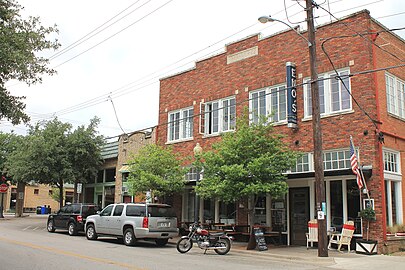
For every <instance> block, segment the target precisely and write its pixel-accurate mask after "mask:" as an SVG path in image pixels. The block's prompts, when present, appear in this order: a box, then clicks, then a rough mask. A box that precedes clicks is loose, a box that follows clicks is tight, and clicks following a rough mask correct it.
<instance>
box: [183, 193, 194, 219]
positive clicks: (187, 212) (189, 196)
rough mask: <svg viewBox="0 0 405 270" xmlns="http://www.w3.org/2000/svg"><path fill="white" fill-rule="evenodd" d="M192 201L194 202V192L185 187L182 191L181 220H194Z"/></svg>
mask: <svg viewBox="0 0 405 270" xmlns="http://www.w3.org/2000/svg"><path fill="white" fill-rule="evenodd" d="M194 203H195V193H194V190H192V189H186V190H185V193H184V200H183V214H184V216H183V221H185V222H192V221H194Z"/></svg>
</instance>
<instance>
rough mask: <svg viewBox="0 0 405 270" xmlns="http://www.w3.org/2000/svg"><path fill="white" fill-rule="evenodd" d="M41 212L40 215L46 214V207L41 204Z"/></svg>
mask: <svg viewBox="0 0 405 270" xmlns="http://www.w3.org/2000/svg"><path fill="white" fill-rule="evenodd" d="M41 214H42V215H45V214H46V207H45V206H41Z"/></svg>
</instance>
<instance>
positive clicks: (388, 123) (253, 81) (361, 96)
mask: <svg viewBox="0 0 405 270" xmlns="http://www.w3.org/2000/svg"><path fill="white" fill-rule="evenodd" d="M343 22H344V23H345V25H344V24H342V23H339V22H335V23H332V24H328V25H325V26H322V27H319V28H318V29H317V33H316V35H317V40H316V46H317V63H318V73H324V72H329V71H332V70H333V69H332V66H331V64H330V63H329V61H328V59H327V57H326V55H325V54H324V53H323V51H322V49H321V43H322V41H323V40H325V39H327V38H329V37H336V36H346V35H349V36H351V35H353V34H355V32H354V31H353V30H355V31H357V32H361V33H366V32H370V30H371V29H381V27H380V26H378V25H377V24H375V23H374V22H372V21H371V19H370V16H369V14H368V12H364V11H363V12H359V13H357V14H355V15H353V16H350V17H347V18H346V19H344V20H343ZM304 35H306V33H304ZM380 37H384V41H382V38H381V39H380ZM380 37H379V38H377V42H379V43H384V42H389V43H391V44H394V45H395V46H397V47H401V48H402V51H404V50H405V46H404V43H403V42H401V41H398V39H396V38H395V37H393V36H392V35H390V34H387V33H384V34H381V35H380ZM370 40H371V35H364V37H359V36H357V37H347V38H337V39H331V40H329V41H328V42H326V43H325V48H326V51H327V52H328V53H329V55H330V57H331V59H332V61H333V63H334V65H335V67H336V68H344V67H349V68H350V72H351V73H355V72H360V71H364V70H371V69H373V68H377V67H385V66H387V65H393V64H398V61H396V62H395V61H394V60H393V59H391V58H389V57H387V56H386V55H385V54H383V53H382V52H381V51H380V50H375V49H373V46H372V45H371V43H370ZM254 46H258V55H257V56H253V57H250V58H247V59H244V60H242V61H238V62H235V63H232V64H227V62H226V59H227V56H228V55H230V54H233V53H236V52H239V51H242V50H245V49H249V48H252V47H254ZM396 53H399V51H396ZM374 56H375V61H374V58H373V57H374ZM402 58H404V56H403V53H402ZM286 62H294V63H295V64H296V66H297V74H298V75H300V74H302V77H301V78H298V79H297V84H300V83H302V82H303V78H307V77H309V76H310V70H309V54H308V48H307V46H306V42H305V41H304V40H303V39H301V38H300V37H299V36H298V35H297V34H296V33H294V32H293V31H291V30H289V31H285V32H281V33H278V34H275V35H273V36H270V37H266V38H263V39H259V37H258V36H251V37H248V38H246V39H243V40H240V41H237V42H235V43H232V44H228V45H227V46H226V50H225V52H224V53H222V54H219V55H215V56H213V57H211V58H208V59H205V60H203V61H199V62H197V63H196V67H195V68H194V69H191V70H189V71H186V72H183V73H181V74H178V75H175V76H172V77H168V78H165V79H162V80H161V82H160V106H159V127H158V129H159V132H158V143H161V144H164V143H166V141H167V125H166V123H167V122H168V112H170V111H173V110H177V109H181V108H185V107H189V106H194V114H195V115H196V114H198V113H199V112H200V108H199V106H200V102H206V101H211V100H216V99H220V98H225V97H228V96H235V97H236V103H237V116H239V115H240V114H241V113H242V111H243V108H244V107H246V106H248V102H247V100H248V98H249V91H251V90H255V89H259V88H262V87H265V86H272V85H276V84H280V83H284V82H285V76H286V71H285V70H286V68H285V64H286ZM349 62H352V64H351V65H349ZM375 63H377V64H375ZM392 73H393V74H395V75H397V76H400V77H401V76H402V78H403V74H404V69H397V70H395V71H394V70H393V71H392ZM403 79H405V78H403ZM351 89H352V94H353V97H354V98H355V99H356V100H357V101H358V102H359V104H360V106H361V107H362V108H363V109H364V110H365V111H366V112H367V113H368V114H369V115H370V117H371V118H372V119H375V120H380V121H381V122H382V123H383V124H382V125H381V127H380V128H381V129H382V130H384V131H390V132H393V133H395V134H401V136H402V137H405V127H404V122H403V121H401V120H398V119H394V118H392V117H389V116H387V115H386V107H385V79H384V72H379V73H375V74H373V73H371V74H365V75H357V76H354V77H352V78H351ZM377 90H378V91H377ZM297 92H298V100H297V104H298V119H299V123H298V130H293V129H289V128H287V126H286V125H281V126H277V127H276V129H277V132H279V133H283V134H285V135H287V136H286V138H285V141H286V143H288V144H290V145H291V148H292V149H294V150H297V151H302V152H310V151H312V149H313V141H312V121H301V119H302V118H303V117H304V109H303V107H304V100H303V87H301V86H300V87H298V88H297ZM377 100H378V102H376V101H377ZM352 109H353V112H350V113H346V114H340V115H336V116H329V117H325V118H322V119H321V125H322V132H323V148H324V149H325V150H328V149H337V148H348V147H349V136H350V135H352V136H353V140H354V144H355V146H356V147H359V148H360V155H361V156H360V158H361V162H362V164H364V165H372V167H373V176H372V178H371V179H370V180H369V181H368V183H367V184H368V188H369V189H370V190H371V192H372V197H373V198H374V199H375V206H376V208H377V222H374V223H373V225H372V230H373V231H376V232H377V233H374V234H372V237H374V238H377V239H378V240H380V241H381V240H383V233H382V232H383V230H382V228H383V226H385V218H384V215H385V213H384V211H385V208H383V207H382V203H383V201H384V193H383V192H382V191H383V189H382V187H381V184H382V183H383V182H384V180H383V179H382V177H381V176H382V175H381V173H380V172H379V169H380V166H381V165H382V164H381V154H380V153H381V152H380V151H381V145H380V144H379V143H378V141H377V136H376V133H375V131H376V128H375V126H374V124H373V123H372V121H371V120H370V119H369V118H367V116H366V115H365V114H364V112H363V111H362V110H360V109H359V107H358V106H357V105H356V104H355V102H353V104H352ZM365 130H367V131H368V135H364V131H365ZM198 131H199V118H198V117H195V119H194V140H192V141H188V142H182V143H175V144H172V146H173V148H174V150H175V151H176V152H178V153H180V154H181V155H183V156H192V155H193V147H194V146H195V144H196V143H197V142H199V143H200V144H201V146H202V147H203V149H205V150H207V149H209V148H210V145H211V144H212V143H213V142H215V141H217V140H219V139H220V138H219V137H210V138H203V137H202V135H201V134H199V132H198ZM295 141H299V144H298V145H295V144H294V142H295ZM403 143H404V141H403V140H399V139H398V138H396V139H391V138H388V136H386V144H385V146H387V147H390V148H393V149H398V150H399V149H402V150H403V147H404V145H403ZM404 190H405V189H404ZM404 209H405V207H404Z"/></svg>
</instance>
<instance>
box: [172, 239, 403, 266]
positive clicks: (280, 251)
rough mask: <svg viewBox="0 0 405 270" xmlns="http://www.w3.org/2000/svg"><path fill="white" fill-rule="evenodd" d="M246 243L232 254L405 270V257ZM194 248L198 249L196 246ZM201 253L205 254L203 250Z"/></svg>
mask: <svg viewBox="0 0 405 270" xmlns="http://www.w3.org/2000/svg"><path fill="white" fill-rule="evenodd" d="M178 239H179V238H174V239H171V240H170V241H169V244H172V245H176V243H177V240H178ZM246 246H247V243H246V242H233V243H232V248H231V251H230V254H232V253H233V254H235V253H237V254H241V255H242V254H243V255H244V256H251V257H256V258H257V257H262V258H266V259H271V260H279V261H289V262H296V263H304V264H312V265H318V266H324V267H330V268H333V269H356V270H358V269H367V270H374V269H375V270H377V269H378V270H381V269H384V268H387V267H389V269H390V270H397V269H398V270H403V269H405V257H404V256H402V257H401V256H387V255H372V256H367V255H361V254H356V253H355V251H351V252H350V253H348V252H347V250H344V251H343V252H338V251H336V250H329V251H328V255H329V257H318V249H317V248H310V249H308V250H307V249H306V247H303V246H274V245H268V250H266V251H259V250H257V249H255V250H246ZM193 248H198V247H197V246H194V247H193ZM201 252H204V251H203V250H201Z"/></svg>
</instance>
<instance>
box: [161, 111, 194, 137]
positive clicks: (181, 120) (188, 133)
mask: <svg viewBox="0 0 405 270" xmlns="http://www.w3.org/2000/svg"><path fill="white" fill-rule="evenodd" d="M191 111H192V114H191V115H190V112H191ZM176 114H178V115H179V117H178V119H176V118H174V119H172V117H171V116H172V115H176ZM185 114H187V115H186V116H185ZM167 115H168V117H167V119H168V124H167V142H176V141H181V140H187V139H192V138H193V123H194V121H193V119H194V108H193V107H187V108H184V109H180V110H176V111H171V112H169V113H168V114H167ZM172 128H174V130H172ZM177 132H178V137H172V135H173V133H174V134H176V133H177Z"/></svg>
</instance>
